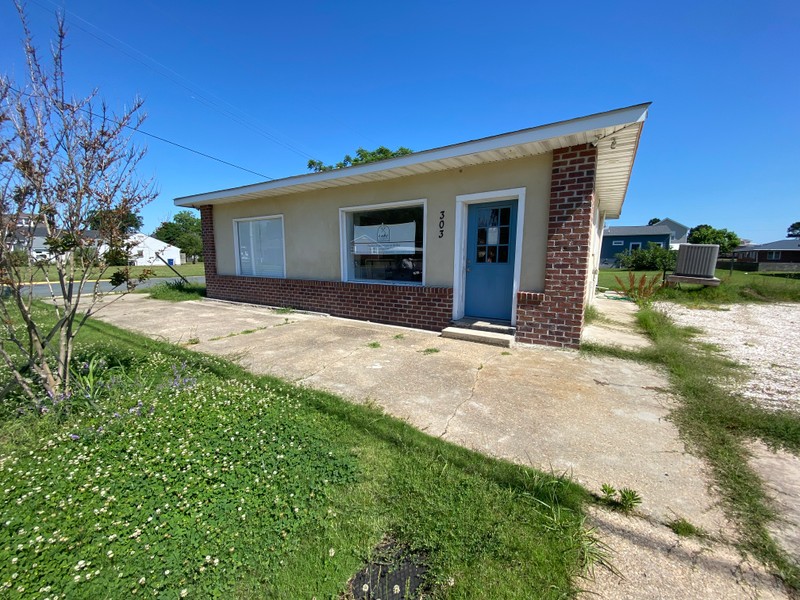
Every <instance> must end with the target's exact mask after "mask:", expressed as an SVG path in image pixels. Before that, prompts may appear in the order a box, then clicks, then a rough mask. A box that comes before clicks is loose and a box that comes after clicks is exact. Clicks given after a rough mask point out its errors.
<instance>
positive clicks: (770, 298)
mask: <svg viewBox="0 0 800 600" xmlns="http://www.w3.org/2000/svg"><path fill="white" fill-rule="evenodd" d="M634 274H635V276H636V277H637V279H638V278H639V277H641V276H642V275H646V276H647V277H648V278H650V277H653V276H660V275H661V272H660V271H642V272H635V273H634ZM615 276H616V277H619V278H620V279H622V280H623V282H626V283H627V281H628V271H625V270H622V269H600V272H599V275H598V281H597V285H598V286H599V287H604V288H609V289H612V290H618V289H620V286H619V284H618V283H617V281H616V279H615ZM716 276H717V278H719V279H720V280H721V282H722V283H721V284H720V285H719V286H718V287H707V286H702V285H695V284H685V283H683V284H680V287H675V288H662V289H661V290H659V291H658V293H657V294H656V299H657V300H659V299H660V300H672V301H674V302H680V303H682V304H690V305H698V304H730V303H739V302H800V278H793V277H791V276H786V275H785V274H764V273H747V272H744V271H733V273H732V274H731V272H730V271H728V270H727V269H717V271H716Z"/></svg>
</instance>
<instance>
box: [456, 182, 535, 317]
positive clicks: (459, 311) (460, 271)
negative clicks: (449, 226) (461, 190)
mask: <svg viewBox="0 0 800 600" xmlns="http://www.w3.org/2000/svg"><path fill="white" fill-rule="evenodd" d="M502 200H516V201H517V224H516V225H517V226H516V239H515V242H514V286H513V297H512V301H511V324H512V325H516V324H517V292H519V279H520V273H521V272H522V238H523V232H524V227H523V225H524V224H525V188H524V187H521V188H511V189H507V190H494V191H491V192H478V193H476V194H461V195H458V196H456V225H455V238H456V241H455V244H456V246H455V256H454V258H455V260H454V261H453V320H458V319H461V318H462V317H463V316H464V302H465V298H466V288H467V222H468V217H469V205H470V204H484V203H487V202H500V201H502Z"/></svg>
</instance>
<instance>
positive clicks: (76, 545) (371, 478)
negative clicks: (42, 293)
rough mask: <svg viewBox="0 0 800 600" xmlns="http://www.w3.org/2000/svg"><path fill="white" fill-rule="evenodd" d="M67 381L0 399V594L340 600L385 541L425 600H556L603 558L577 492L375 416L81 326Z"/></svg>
mask: <svg viewBox="0 0 800 600" xmlns="http://www.w3.org/2000/svg"><path fill="white" fill-rule="evenodd" d="M39 310H44V308H43V305H39ZM43 314H44V313H43ZM75 377H76V389H75V391H74V393H73V395H72V396H71V397H69V398H47V397H46V396H45V397H43V398H42V399H41V400H40V401H39V404H38V405H37V406H35V407H32V406H30V405H28V406H27V407H26V413H25V414H22V415H20V414H18V408H19V407H20V404H13V403H9V402H6V403H5V404H3V405H0V409H2V411H3V412H2V414H1V415H0V467H1V468H0V489H2V490H4V493H3V494H1V495H0V524H2V525H0V589H2V590H3V595H4V596H5V597H9V598H13V597H28V596H29V595H30V596H34V595H35V596H37V597H38V596H40V595H42V594H45V595H50V596H52V595H53V594H57V595H58V596H59V597H60V598H64V597H66V598H108V597H111V598H121V597H128V596H129V595H131V594H138V595H141V596H147V597H152V596H157V597H161V598H178V597H183V596H185V597H189V598H204V599H205V598H312V597H316V598H319V599H322V598H329V599H338V598H340V597H342V594H343V593H344V592H345V590H346V585H347V582H348V580H349V579H350V577H352V576H353V575H354V574H355V573H356V572H357V571H358V570H359V569H361V568H362V566H363V565H364V564H365V562H366V561H367V560H368V559H369V557H370V555H371V552H372V550H373V549H374V548H375V547H376V546H377V545H378V544H379V543H380V542H381V541H382V540H385V539H387V538H393V539H394V540H397V541H398V542H399V543H400V544H403V545H405V546H407V547H409V548H410V549H412V550H414V551H417V552H420V553H421V554H422V555H423V556H424V557H425V561H426V562H427V564H428V566H429V569H430V570H429V577H430V582H431V584H432V586H433V595H432V596H430V597H433V598H436V597H444V596H446V597H447V598H451V599H452V598H465V599H466V598H521V599H522V598H524V599H528V598H564V597H569V596H571V595H573V594H574V593H575V591H576V589H577V588H578V587H580V583H579V581H577V576H578V574H579V572H580V571H581V569H582V567H584V566H585V565H586V564H587V562H589V561H590V560H591V559H593V558H597V556H598V553H599V549H598V546H597V544H596V542H595V541H594V538H593V536H592V534H591V532H590V531H588V530H587V529H586V528H584V517H583V512H582V507H583V504H584V502H585V501H586V500H587V499H588V497H589V496H588V493H587V492H586V491H585V490H584V489H583V488H581V487H579V486H577V485H576V484H573V483H571V482H570V481H568V480H566V479H563V478H560V477H556V476H552V475H548V474H545V473H541V472H538V471H534V470H532V469H527V468H524V467H521V466H518V465H513V464H511V463H508V462H504V461H498V460H494V459H490V458H487V457H485V456H483V455H480V454H477V453H475V452H471V451H468V450H465V449H463V448H460V447H457V446H454V445H452V444H449V443H446V442H443V441H441V440H439V439H437V438H433V437H431V436H428V435H426V434H424V433H422V432H420V431H418V430H416V429H414V428H412V427H410V426H409V425H407V424H405V423H403V422H401V421H399V420H397V419H394V418H391V417H389V416H387V415H385V414H383V413H382V412H381V411H379V410H377V409H375V408H371V407H365V406H359V405H355V404H352V403H349V402H346V401H344V400H342V399H340V398H338V397H336V396H333V395H331V394H327V393H323V392H317V391H314V390H310V389H307V388H304V387H296V386H294V385H292V384H289V383H285V382H281V381H279V380H276V379H272V378H268V377H256V376H253V375H251V374H248V373H247V372H245V371H244V370H242V369H241V368H239V367H238V366H236V365H234V364H233V363H230V362H227V361H225V360H222V359H220V358H212V357H208V356H204V355H201V354H197V353H193V352H190V351H188V350H185V349H182V348H180V347H177V346H173V345H169V344H165V343H161V342H156V341H152V340H149V339H147V338H144V337H142V336H138V335H135V334H133V333H129V332H126V331H123V330H120V329H117V328H115V327H113V326H109V325H106V324H103V323H99V322H94V321H90V324H89V325H88V326H87V328H86V329H84V330H83V331H82V332H81V337H80V343H79V348H78V359H77V362H76V371H75ZM0 379H3V375H0ZM0 383H2V381H0ZM42 413H44V414H42ZM40 590H44V591H42V592H41V593H39V591H40Z"/></svg>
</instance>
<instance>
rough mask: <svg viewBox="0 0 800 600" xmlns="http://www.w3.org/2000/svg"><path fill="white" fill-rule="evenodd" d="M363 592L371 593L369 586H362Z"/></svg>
mask: <svg viewBox="0 0 800 600" xmlns="http://www.w3.org/2000/svg"><path fill="white" fill-rule="evenodd" d="M361 591H362V592H368V591H369V584H368V583H365V584H364V585H362V586H361Z"/></svg>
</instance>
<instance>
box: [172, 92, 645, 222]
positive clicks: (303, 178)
mask: <svg viewBox="0 0 800 600" xmlns="http://www.w3.org/2000/svg"><path fill="white" fill-rule="evenodd" d="M649 106H650V103H649V102H648V103H644V104H638V105H635V106H630V107H627V108H621V109H616V110H612V111H608V112H604V113H597V114H594V115H589V116H586V117H580V118H577V119H571V120H568V121H560V122H558V123H552V124H549V125H541V126H539V127H534V128H530V129H524V130H521V131H516V132H512V133H505V134H500V135H495V136H492V137H488V138H482V139H478V140H473V141H469V142H462V143H459V144H454V145H451V146H444V147H442V148H434V149H432V150H425V151H422V152H417V153H414V154H409V155H406V156H402V157H398V158H393V159H389V160H385V161H380V162H375V163H369V164H365V165H357V166H354V167H347V168H344V169H335V170H333V171H326V172H323V173H309V174H304V175H295V176H293V177H287V178H284V179H276V180H273V181H267V182H263V183H257V184H253V185H247V186H242V187H238V188H232V189H226V190H218V191H213V192H208V193H203V194H196V195H192V196H184V197H180V198H176V199H175V205H176V206H181V207H195V208H197V207H200V206H204V205H209V204H212V205H213V204H223V203H224V204H227V203H230V202H238V201H242V200H249V199H253V198H255V197H258V196H260V195H264V196H267V195H275V194H276V193H281V194H289V193H295V192H299V191H307V190H310V189H324V188H328V187H337V186H340V185H352V184H356V183H361V182H363V181H365V176H368V179H367V180H375V181H378V180H384V179H392V178H396V177H402V176H405V175H409V174H412V173H413V172H414V171H413V169H416V170H417V171H419V170H420V169H424V168H425V167H428V168H429V170H430V171H437V170H446V169H447V168H450V167H447V166H446V163H445V161H449V162H452V161H454V160H456V161H457V160H458V159H459V158H467V157H471V158H472V161H473V162H474V164H481V163H482V162H492V160H490V155H491V154H492V153H496V152H497V151H502V150H504V149H510V148H520V147H522V146H527V147H530V146H531V145H533V144H535V145H540V146H541V147H542V149H541V151H540V152H538V153H544V152H547V151H550V150H552V149H553V148H555V147H557V146H556V145H552V144H549V143H548V142H550V141H557V140H559V139H563V138H570V137H574V136H580V137H581V138H582V139H586V140H587V141H589V142H592V143H595V144H596V145H597V146H598V148H599V153H600V152H603V153H604V155H605V153H606V152H610V151H611V150H613V149H611V148H610V145H611V144H612V141H611V139H612V138H613V135H614V133H616V132H617V131H624V130H625V129H626V128H630V127H633V128H634V129H635V131H633V132H629V133H635V141H634V145H633V146H632V147H629V148H628V152H631V151H632V152H633V155H635V152H636V146H637V145H638V139H639V133H640V131H641V125H642V123H643V122H644V120H645V119H646V118H647V110H648V108H649ZM595 132H596V133H595ZM609 132H610V133H611V135H609ZM604 140H605V141H606V142H607V144H604ZM604 145H607V146H608V149H607V150H603V146H604ZM529 155H533V154H529ZM484 157H485V159H484ZM494 160H497V159H494ZM475 161H477V162H475ZM624 162H625V163H626V168H625V169H624V170H625V172H626V175H625V177H626V178H627V177H629V176H630V169H631V168H632V166H633V156H630V157H628V160H625V161H624ZM599 171H600V169H599V168H598V178H599ZM623 187H624V189H622V190H621V189H620V186H619V185H617V186H616V189H615V190H614V193H613V194H605V193H604V194H601V198H600V201H601V208H602V203H603V198H602V196H603V195H607V196H609V198H608V200H609V206H608V207H606V208H604V209H603V210H605V211H606V212H607V214H609V216H610V218H614V217H613V216H611V215H612V214H613V213H614V212H616V213H618V212H619V210H621V206H622V201H623V200H624V193H625V190H627V182H625V184H624V186H623ZM620 191H621V192H622V196H621V197H618V196H619V194H620ZM612 195H613V196H614V197H615V198H613V199H612V198H611V196H612Z"/></svg>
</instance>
